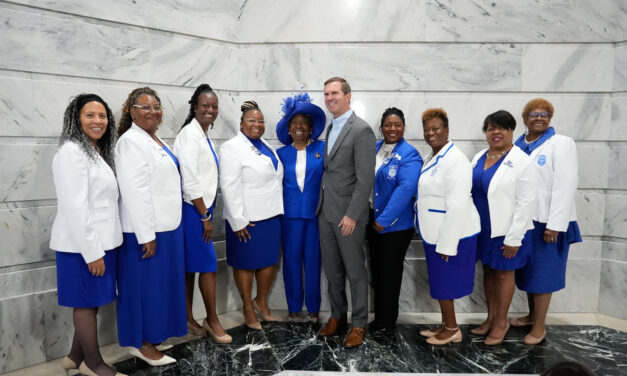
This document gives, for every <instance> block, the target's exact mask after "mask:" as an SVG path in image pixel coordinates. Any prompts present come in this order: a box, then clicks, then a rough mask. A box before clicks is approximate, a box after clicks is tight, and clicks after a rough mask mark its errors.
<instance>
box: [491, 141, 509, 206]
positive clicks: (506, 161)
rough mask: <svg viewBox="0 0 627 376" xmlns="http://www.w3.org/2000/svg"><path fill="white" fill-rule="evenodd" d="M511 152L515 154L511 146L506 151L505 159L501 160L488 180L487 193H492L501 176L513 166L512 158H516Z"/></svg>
mask: <svg viewBox="0 0 627 376" xmlns="http://www.w3.org/2000/svg"><path fill="white" fill-rule="evenodd" d="M512 154H515V152H514V150H513V148H512V149H511V150H510V151H509V152H508V153H507V155H506V156H505V159H504V160H503V162H501V165H500V166H499V168H498V169H497V170H496V172H495V173H494V176H493V177H492V180H491V181H490V186H489V187H488V195H492V194H493V193H494V190H495V189H496V187H498V185H499V184H500V183H501V180H502V179H503V177H504V176H506V175H507V174H509V173H511V171H512V169H513V168H512V167H514V160H515V159H516V158H515V155H512Z"/></svg>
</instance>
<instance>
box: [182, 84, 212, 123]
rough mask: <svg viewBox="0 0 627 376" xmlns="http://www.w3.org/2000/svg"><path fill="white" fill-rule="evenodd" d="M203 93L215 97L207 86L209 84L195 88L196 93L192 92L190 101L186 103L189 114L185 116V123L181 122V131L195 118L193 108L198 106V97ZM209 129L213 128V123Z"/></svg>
mask: <svg viewBox="0 0 627 376" xmlns="http://www.w3.org/2000/svg"><path fill="white" fill-rule="evenodd" d="M203 93H205V94H213V95H216V93H215V92H214V91H213V89H212V88H211V86H209V84H201V85H200V86H198V87H197V88H196V91H194V94H192V99H190V100H189V101H188V102H187V103H189V113H188V114H187V118H185V121H184V122H183V125H182V126H181V129H183V127H184V126H186V125H187V124H189V123H191V122H192V120H193V119H194V117H195V116H196V111H194V108H195V107H196V106H198V97H200V94H203ZM216 98H217V95H216ZM211 128H213V123H212V124H211Z"/></svg>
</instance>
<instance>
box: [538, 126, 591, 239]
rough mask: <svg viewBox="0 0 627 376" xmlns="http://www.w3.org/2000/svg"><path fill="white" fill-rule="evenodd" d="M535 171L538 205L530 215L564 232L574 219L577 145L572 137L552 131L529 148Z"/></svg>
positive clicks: (553, 228) (551, 228)
mask: <svg viewBox="0 0 627 376" xmlns="http://www.w3.org/2000/svg"><path fill="white" fill-rule="evenodd" d="M530 157H531V159H532V160H533V165H534V166H535V167H536V171H537V173H538V205H537V206H536V208H537V210H536V211H535V213H534V215H533V219H534V220H536V221H538V222H542V223H546V224H547V225H546V227H547V228H548V229H550V230H554V231H561V232H564V231H566V230H567V229H568V223H569V222H570V221H576V220H577V210H576V209H575V194H576V193H577V183H578V180H579V178H578V176H577V148H576V146H575V141H573V139H572V138H570V137H566V136H562V135H559V134H556V135H553V136H552V137H551V138H549V139H548V140H546V141H545V142H544V143H542V145H540V146H539V147H538V148H536V149H535V150H534V151H532V152H531V155H530Z"/></svg>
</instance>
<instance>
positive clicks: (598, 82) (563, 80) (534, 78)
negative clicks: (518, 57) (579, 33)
mask: <svg viewBox="0 0 627 376" xmlns="http://www.w3.org/2000/svg"><path fill="white" fill-rule="evenodd" d="M613 70H614V47H613V46H612V45H611V44H605V45H548V46H547V45H528V46H525V47H524V48H523V58H522V74H521V76H522V77H521V78H522V83H521V89H522V90H524V91H582V92H608V91H612V88H613V82H612V76H613V74H612V73H613Z"/></svg>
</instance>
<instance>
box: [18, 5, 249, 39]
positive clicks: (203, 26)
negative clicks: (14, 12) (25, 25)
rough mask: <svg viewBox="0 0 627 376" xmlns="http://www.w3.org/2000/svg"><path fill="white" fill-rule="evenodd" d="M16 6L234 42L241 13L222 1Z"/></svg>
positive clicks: (236, 8)
mask: <svg viewBox="0 0 627 376" xmlns="http://www.w3.org/2000/svg"><path fill="white" fill-rule="evenodd" d="M13 2H15V3H20V4H25V5H34V6H36V7H41V8H45V9H48V10H51V11H58V12H63V13H69V14H72V15H79V16H84V17H88V18H95V19H101V20H107V21H112V22H116V23H124V24H129V25H136V26H145V27H148V28H151V29H160V30H168V31H174V32H178V33H182V34H192V35H198V36H204V37H208V38H215V39H226V40H231V41H236V40H237V34H236V33H235V32H234V28H235V26H236V23H237V16H238V13H239V12H240V3H239V2H237V1H220V0H211V1H186V2H181V1H177V0H166V1H158V2H151V1H130V2H129V1H124V0H108V1H107V6H102V3H99V2H90V1H79V0H70V1H57V0H48V1H45V4H43V5H42V2H41V1H36V0H35V1H33V0H15V1H13ZM190 15H193V17H190Z"/></svg>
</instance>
